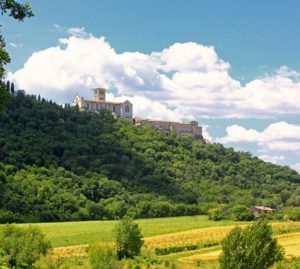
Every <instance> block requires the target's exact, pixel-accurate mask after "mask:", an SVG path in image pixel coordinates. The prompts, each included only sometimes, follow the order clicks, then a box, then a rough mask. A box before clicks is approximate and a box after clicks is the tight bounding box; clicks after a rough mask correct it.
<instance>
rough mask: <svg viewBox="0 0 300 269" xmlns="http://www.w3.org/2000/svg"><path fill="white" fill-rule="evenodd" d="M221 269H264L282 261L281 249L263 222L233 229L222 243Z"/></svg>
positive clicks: (270, 228) (268, 225) (269, 227)
mask: <svg viewBox="0 0 300 269" xmlns="http://www.w3.org/2000/svg"><path fill="white" fill-rule="evenodd" d="M222 250H223V255H222V256H221V257H220V268H221V269H257V268H259V269H266V268H269V267H270V266H271V265H272V264H274V263H275V262H276V261H280V260H282V259H283V254H284V252H283V249H282V247H281V246H279V245H278V243H277V240H276V239H274V238H273V237H272V227H271V226H270V224H268V222H267V221H265V220H260V221H258V222H256V223H254V224H253V225H251V226H249V227H247V228H246V229H244V230H243V229H242V228H240V227H236V228H234V229H233V230H232V231H231V232H230V233H229V234H228V236H227V237H226V238H225V239H224V240H223V241H222Z"/></svg>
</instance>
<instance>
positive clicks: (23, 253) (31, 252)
mask: <svg viewBox="0 0 300 269" xmlns="http://www.w3.org/2000/svg"><path fill="white" fill-rule="evenodd" d="M49 248H50V243H49V242H48V241H47V240H46V239H45V236H44V234H43V233H42V232H41V230H40V229H39V228H38V227H32V226H29V227H27V228H22V227H18V226H15V225H11V224H8V225H4V226H3V228H2V229H1V230H0V249H2V257H3V259H5V260H6V263H7V265H8V267H10V268H32V266H33V264H34V263H35V262H36V261H37V260H38V259H39V258H40V257H41V256H42V255H45V254H46V253H47V251H48V249H49Z"/></svg>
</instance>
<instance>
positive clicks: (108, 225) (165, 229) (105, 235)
mask: <svg viewBox="0 0 300 269" xmlns="http://www.w3.org/2000/svg"><path fill="white" fill-rule="evenodd" d="M136 222H137V223H138V224H139V226H140V227H141V230H142V234H143V236H144V237H149V236H155V235H162V234H168V233H175V232H181V231H188V230H192V229H198V228H205V227H216V226H226V225H235V224H243V223H241V222H235V221H228V220H226V221H217V222H216V221H212V220H209V219H208V217H207V216H203V215H201V216H185V217H173V218H155V219H141V220H136ZM115 224H116V221H81V222H54V223H36V224H32V225H33V226H35V225H37V226H39V227H40V228H41V229H42V231H43V232H44V233H45V234H46V236H47V238H48V239H49V240H50V241H51V243H52V246H53V247H63V246H72V245H81V244H90V243H94V242H97V241H101V242H108V241H112V240H113V228H114V226H115ZM20 225H28V224H20Z"/></svg>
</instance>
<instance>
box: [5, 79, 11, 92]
mask: <svg viewBox="0 0 300 269" xmlns="http://www.w3.org/2000/svg"><path fill="white" fill-rule="evenodd" d="M9 90H10V82H9V80H8V81H7V82H6V91H7V92H9Z"/></svg>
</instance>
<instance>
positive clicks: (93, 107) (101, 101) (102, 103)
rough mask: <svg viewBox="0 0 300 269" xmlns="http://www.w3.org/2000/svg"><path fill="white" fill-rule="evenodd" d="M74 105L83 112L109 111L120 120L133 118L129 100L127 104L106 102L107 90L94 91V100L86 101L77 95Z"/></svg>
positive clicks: (98, 89)
mask: <svg viewBox="0 0 300 269" xmlns="http://www.w3.org/2000/svg"><path fill="white" fill-rule="evenodd" d="M73 105H74V106H78V107H79V109H80V110H83V111H90V112H96V111H99V110H101V109H107V110H110V111H111V112H112V113H113V114H114V115H116V116H117V117H119V118H130V119H131V118H132V108H133V107H132V103H130V102H129V101H128V100H126V101H125V102H110V101H106V90H105V89H103V88H97V89H94V99H92V100H89V99H85V98H84V97H81V96H79V95H78V94H77V95H76V96H75V98H74V101H73Z"/></svg>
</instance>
